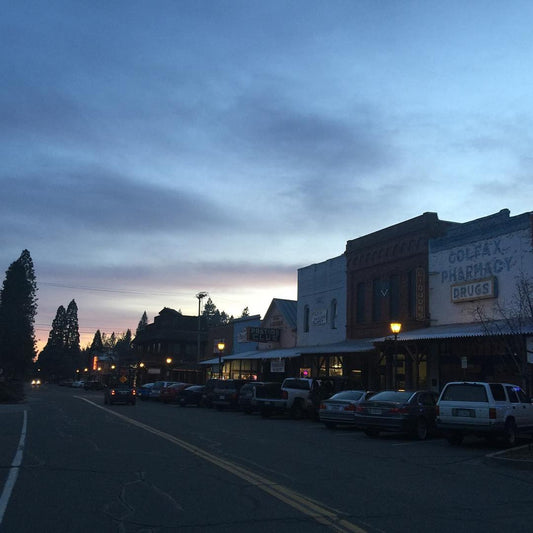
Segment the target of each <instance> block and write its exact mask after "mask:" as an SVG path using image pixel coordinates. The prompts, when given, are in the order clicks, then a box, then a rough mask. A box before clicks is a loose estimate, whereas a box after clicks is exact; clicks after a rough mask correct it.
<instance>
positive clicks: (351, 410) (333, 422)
mask: <svg viewBox="0 0 533 533" xmlns="http://www.w3.org/2000/svg"><path fill="white" fill-rule="evenodd" d="M372 394H373V393H372V392H369V391H363V390H344V391H341V392H338V393H337V394H334V395H333V396H331V398H328V399H327V400H323V401H322V402H321V404H320V410H319V414H318V416H319V420H320V422H323V423H324V424H325V425H326V427H327V428H330V429H334V428H335V427H337V426H338V425H343V426H355V408H356V407H357V406H358V405H359V404H360V403H361V402H364V401H366V400H368V399H370V397H371V396H372Z"/></svg>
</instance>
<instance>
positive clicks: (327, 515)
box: [76, 396, 366, 533]
mask: <svg viewBox="0 0 533 533" xmlns="http://www.w3.org/2000/svg"><path fill="white" fill-rule="evenodd" d="M76 398H79V399H80V400H83V401H85V402H87V403H89V404H91V405H94V407H97V408H98V409H101V410H102V411H105V412H106V413H109V414H111V415H114V416H116V417H118V418H120V419H122V420H124V421H125V422H128V423H129V424H132V425H133V426H137V427H138V428H141V429H144V430H145V431H148V432H150V433H153V434H154V435H157V436H158V437H161V438H163V439H165V440H167V441H169V442H172V443H173V444H177V445H178V446H180V447H181V448H183V449H184V450H187V451H188V452H190V453H192V454H194V455H196V456H197V457H200V458H202V459H204V460H205V461H208V462H210V463H212V464H214V465H216V466H218V467H219V468H222V469H223V470H226V471H227V472H230V473H231V474H233V475H234V476H237V477H239V478H240V479H242V480H244V481H247V482H248V483H250V484H251V485H252V486H254V487H257V488H258V489H260V490H262V491H263V492H266V493H267V494H269V495H271V496H273V497H274V498H276V499H278V500H280V501H282V502H283V503H285V504H287V505H289V506H290V507H292V508H293V509H296V510H297V511H299V512H301V513H303V514H305V515H306V516H309V517H311V518H313V519H314V520H316V521H317V522H319V523H320V524H322V525H325V526H328V527H329V528H331V529H332V530H333V531H339V532H351V533H366V530H364V529H362V528H360V527H358V526H356V525H355V524H352V523H351V522H348V521H347V520H345V519H343V518H341V517H340V516H339V514H338V513H335V512H333V511H331V510H329V509H327V508H326V507H324V506H323V505H320V504H319V503H317V502H314V501H312V500H310V499H309V498H306V497H305V496H303V495H301V494H299V493H297V492H295V491H293V490H291V489H289V488H287V487H284V486H283V485H280V484H279V483H276V482H274V481H271V480H269V479H267V478H266V477H263V476H260V475H259V474H256V473H255V472H252V471H251V470H248V469H247V468H244V467H242V466H239V465H237V464H235V463H232V462H231V461H228V460H226V459H223V458H221V457H217V456H216V455H213V454H211V453H209V452H206V451H205V450H202V449H201V448H198V447H197V446H194V445H193V444H190V443H188V442H186V441H184V440H181V439H178V438H177V437H174V436H173V435H170V434H169V433H165V432H164V431H160V430H158V429H155V428H153V427H151V426H148V425H147V424H143V423H142V422H139V421H137V420H134V419H133V418H129V417H127V416H124V415H122V414H120V413H117V412H116V411H112V410H111V409H107V408H106V407H102V406H101V405H98V404H96V403H95V402H93V401H91V400H89V399H87V398H84V397H82V396H76Z"/></svg>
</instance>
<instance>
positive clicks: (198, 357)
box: [196, 291, 207, 363]
mask: <svg viewBox="0 0 533 533" xmlns="http://www.w3.org/2000/svg"><path fill="white" fill-rule="evenodd" d="M206 296H207V292H205V291H201V292H199V293H198V294H197V295H196V298H198V351H197V353H196V362H197V363H199V362H200V344H201V326H202V322H201V320H200V319H201V315H200V312H201V308H202V300H203V299H204V298H205V297H206Z"/></svg>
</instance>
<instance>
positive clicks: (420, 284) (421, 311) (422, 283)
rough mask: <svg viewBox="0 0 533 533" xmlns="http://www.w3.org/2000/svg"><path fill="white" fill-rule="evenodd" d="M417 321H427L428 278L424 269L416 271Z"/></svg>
mask: <svg viewBox="0 0 533 533" xmlns="http://www.w3.org/2000/svg"><path fill="white" fill-rule="evenodd" d="M416 319H417V320H425V319H426V276H425V273H424V269H423V268H417V269H416Z"/></svg>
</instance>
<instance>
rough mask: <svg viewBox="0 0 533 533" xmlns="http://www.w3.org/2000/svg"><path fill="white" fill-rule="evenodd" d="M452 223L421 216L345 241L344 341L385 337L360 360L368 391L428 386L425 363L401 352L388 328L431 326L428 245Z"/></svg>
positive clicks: (434, 217) (430, 214) (404, 328)
mask: <svg viewBox="0 0 533 533" xmlns="http://www.w3.org/2000/svg"><path fill="white" fill-rule="evenodd" d="M454 225H455V223H453V222H446V221H441V220H439V218H438V216H437V214H436V213H424V214H423V215H421V216H419V217H416V218H413V219H410V220H407V221H405V222H402V223H400V224H396V225H394V226H391V227H388V228H385V229H382V230H380V231H377V232H374V233H371V234H369V235H365V236H363V237H359V238H357V239H353V240H351V241H348V242H347V244H346V265H347V273H346V276H347V279H346V284H347V315H346V322H347V324H346V326H347V338H348V339H364V338H367V339H368V338H370V339H372V338H380V337H384V341H383V342H378V343H377V344H376V351H375V352H374V353H368V354H366V356H362V357H364V358H363V359H361V361H360V366H361V367H362V368H363V370H364V372H365V373H366V374H367V375H366V378H365V380H364V382H365V383H366V384H367V385H368V386H369V387H370V388H373V389H375V390H381V389H385V388H409V387H412V386H414V385H418V386H422V385H426V384H427V359H426V358H419V357H416V356H414V355H413V354H409V353H405V352H402V351H401V350H400V349H399V348H400V347H399V345H398V343H397V342H396V338H393V337H392V336H391V330H390V324H391V323H392V322H396V323H401V324H402V331H408V330H410V329H417V328H422V327H425V326H429V324H430V316H429V282H428V243H429V240H430V239H432V238H435V237H438V236H441V235H444V234H445V233H446V231H447V230H448V229H449V228H450V227H453V226H454ZM387 336H389V338H387Z"/></svg>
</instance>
